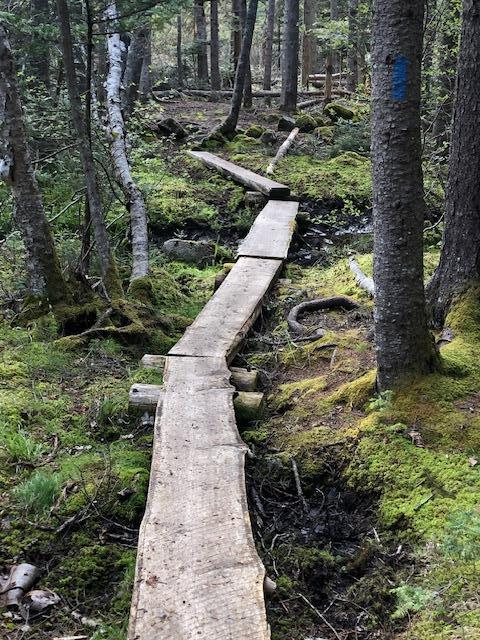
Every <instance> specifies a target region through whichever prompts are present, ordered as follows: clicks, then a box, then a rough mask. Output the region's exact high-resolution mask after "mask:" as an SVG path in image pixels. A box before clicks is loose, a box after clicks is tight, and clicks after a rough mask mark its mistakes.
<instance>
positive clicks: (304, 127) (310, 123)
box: [295, 113, 317, 133]
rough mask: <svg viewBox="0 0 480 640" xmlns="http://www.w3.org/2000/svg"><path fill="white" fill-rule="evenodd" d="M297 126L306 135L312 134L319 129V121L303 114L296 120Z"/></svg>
mask: <svg viewBox="0 0 480 640" xmlns="http://www.w3.org/2000/svg"><path fill="white" fill-rule="evenodd" d="M295 126H296V127H298V128H299V129H300V131H302V132H304V133H310V131H313V130H314V129H315V128H316V127H317V121H316V120H315V118H314V117H313V116H311V115H309V114H308V113H302V114H301V115H299V116H297V117H296V118H295Z"/></svg>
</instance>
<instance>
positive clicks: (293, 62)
mask: <svg viewBox="0 0 480 640" xmlns="http://www.w3.org/2000/svg"><path fill="white" fill-rule="evenodd" d="M299 4H300V3H299V0H285V27H284V33H283V56H282V57H283V68H282V97H281V99H280V109H281V110H282V111H286V112H287V113H291V112H292V111H295V109H296V107H297V91H298V86H297V85H298V48H299V39H300V30H299V25H298V23H299V20H300V8H299Z"/></svg>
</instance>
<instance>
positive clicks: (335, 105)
mask: <svg viewBox="0 0 480 640" xmlns="http://www.w3.org/2000/svg"><path fill="white" fill-rule="evenodd" d="M323 112H324V114H325V115H326V116H328V117H329V118H331V119H332V120H333V121H334V122H336V121H337V120H339V119H340V118H341V119H342V120H353V119H354V118H355V111H354V110H353V109H352V108H350V107H347V106H346V105H344V104H342V103H340V102H330V103H329V104H327V105H326V106H325V109H324V111H323Z"/></svg>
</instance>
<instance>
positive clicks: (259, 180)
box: [188, 151, 290, 200]
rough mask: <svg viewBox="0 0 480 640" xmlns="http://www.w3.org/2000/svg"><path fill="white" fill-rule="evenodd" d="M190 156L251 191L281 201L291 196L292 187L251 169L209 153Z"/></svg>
mask: <svg viewBox="0 0 480 640" xmlns="http://www.w3.org/2000/svg"><path fill="white" fill-rule="evenodd" d="M188 155H189V156H191V157H192V158H196V159H197V160H200V162H203V164H205V165H206V166H207V167H210V168H211V169H216V170H217V171H219V172H220V173H221V174H222V175H224V176H226V177H227V178H231V179H232V180H234V181H235V182H239V183H240V184H243V185H244V186H246V187H248V188H249V189H253V190H254V191H260V192H261V193H264V194H265V195H266V196H268V197H269V198H273V199H275V198H277V199H278V200H281V199H282V198H288V197H289V196H290V187H287V186H286V185H284V184H280V183H279V182H275V181H274V180H270V178H264V177H263V176H260V175H258V174H257V173H254V172H253V171H250V170H249V169H244V168H243V167H239V166H238V165H236V164H233V162H229V161H228V160H224V159H223V158H220V157H219V156H216V155H214V154H213V153H209V152H208V151H189V152H188Z"/></svg>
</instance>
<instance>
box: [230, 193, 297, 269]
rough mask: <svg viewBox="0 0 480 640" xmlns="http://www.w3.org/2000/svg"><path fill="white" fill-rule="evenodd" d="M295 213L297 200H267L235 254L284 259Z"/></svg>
mask: <svg viewBox="0 0 480 640" xmlns="http://www.w3.org/2000/svg"><path fill="white" fill-rule="evenodd" d="M297 213H298V202H285V201H282V200H269V202H267V204H266V206H265V208H264V209H263V210H262V211H261V212H260V213H259V214H258V216H257V219H256V220H255V222H254V224H253V226H252V228H251V229H250V232H249V233H248V235H247V237H246V238H245V239H244V240H243V241H242V242H241V243H240V246H239V248H238V251H237V255H238V256H249V257H251V258H276V259H279V260H285V259H286V257H287V254H288V248H289V247H290V242H291V240H292V235H293V231H294V229H295V218H296V216H297Z"/></svg>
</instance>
